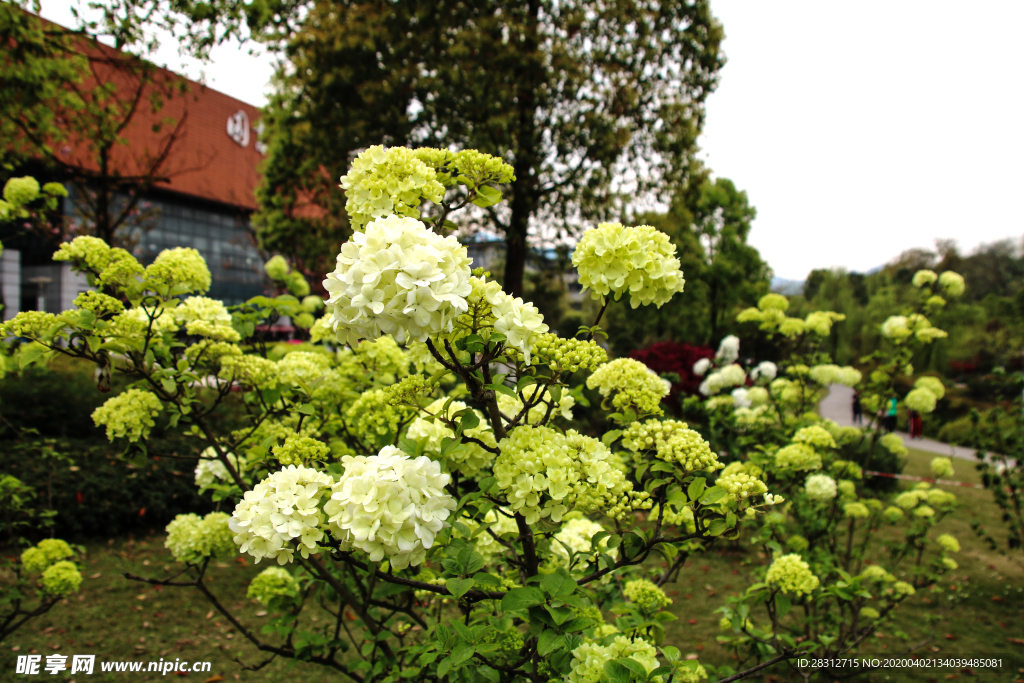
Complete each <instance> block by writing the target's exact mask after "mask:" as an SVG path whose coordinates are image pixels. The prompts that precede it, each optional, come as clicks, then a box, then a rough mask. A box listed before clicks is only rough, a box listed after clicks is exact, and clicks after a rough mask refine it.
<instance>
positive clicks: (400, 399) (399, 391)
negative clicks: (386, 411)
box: [382, 337, 433, 406]
mask: <svg viewBox="0 0 1024 683" xmlns="http://www.w3.org/2000/svg"><path fill="white" fill-rule="evenodd" d="M382 338H383V337H382ZM431 391H433V387H432V386H431V385H430V384H428V382H427V378H426V377H424V376H423V375H420V374H415V375H409V376H408V377H405V378H403V379H402V381H401V382H399V383H398V384H392V385H390V386H386V387H384V402H385V403H387V404H388V405H389V406H403V405H404V406H417V405H419V404H420V399H421V398H423V397H426V396H429V395H430V392H431Z"/></svg>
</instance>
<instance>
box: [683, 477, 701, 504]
mask: <svg viewBox="0 0 1024 683" xmlns="http://www.w3.org/2000/svg"><path fill="white" fill-rule="evenodd" d="M704 482H705V479H704V477H697V478H696V479H694V480H693V481H691V482H690V486H689V488H687V489H686V493H687V495H688V496H689V497H690V500H697V499H698V498H700V497H701V495H702V494H703V493H704Z"/></svg>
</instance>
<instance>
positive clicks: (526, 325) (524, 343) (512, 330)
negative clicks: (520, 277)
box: [487, 289, 548, 363]
mask: <svg viewBox="0 0 1024 683" xmlns="http://www.w3.org/2000/svg"><path fill="white" fill-rule="evenodd" d="M487 302H488V303H489V304H490V305H491V314H492V315H493V316H494V331H495V332H501V333H502V334H503V335H505V339H506V343H507V344H508V345H509V346H511V347H513V348H516V349H519V351H520V352H521V353H522V354H523V358H524V359H525V360H526V362H527V363H529V362H530V351H531V350H532V348H533V345H534V344H536V343H537V341H538V340H539V339H540V335H542V334H544V333H545V332H547V331H548V326H547V324H546V323H545V322H544V316H543V315H541V314H540V311H539V310H538V309H537V307H536V306H534V305H533V304H531V303H525V302H524V301H523V300H522V299H520V298H519V297H513V296H510V295H509V294H506V293H505V292H503V291H502V290H501V289H498V290H496V291H495V290H494V289H492V290H491V291H489V292H488V297H487Z"/></svg>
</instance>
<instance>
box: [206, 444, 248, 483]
mask: <svg viewBox="0 0 1024 683" xmlns="http://www.w3.org/2000/svg"><path fill="white" fill-rule="evenodd" d="M228 462H230V463H231V466H232V467H234V468H235V471H236V472H238V471H239V470H240V469H244V467H242V468H240V467H239V459H238V456H237V455H235V454H234V453H228ZM218 481H227V482H230V481H232V479H231V476H230V474H229V473H228V468H227V467H225V466H224V463H223V462H221V461H220V460H219V459H218V458H217V451H216V450H214V448H213V446H210V447H209V448H207V449H206V450H205V451H203V454H202V455H201V456H200V458H199V463H198V464H197V465H196V486H198V487H199V488H201V489H205V488H207V487H209V486H212V485H213V484H214V483H216V482H218Z"/></svg>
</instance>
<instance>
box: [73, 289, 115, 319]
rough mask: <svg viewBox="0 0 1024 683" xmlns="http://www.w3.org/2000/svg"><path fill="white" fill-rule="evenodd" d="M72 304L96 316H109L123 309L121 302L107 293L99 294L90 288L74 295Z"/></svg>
mask: <svg viewBox="0 0 1024 683" xmlns="http://www.w3.org/2000/svg"><path fill="white" fill-rule="evenodd" d="M74 304H75V306H78V307H79V308H81V309H82V310H86V311H92V312H93V313H95V314H96V317H97V318H109V317H111V316H115V315H117V314H118V313H121V312H123V311H124V304H123V303H121V302H120V301H118V300H117V299H115V298H114V297H112V296H110V295H109V294H101V293H100V292H97V291H94V290H91V289H90V290H89V291H87V292H82V293H81V294H79V295H78V296H76V297H75V301H74Z"/></svg>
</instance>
